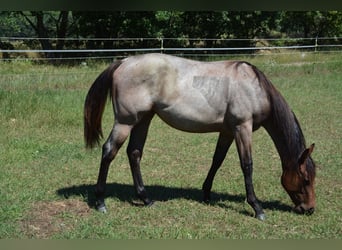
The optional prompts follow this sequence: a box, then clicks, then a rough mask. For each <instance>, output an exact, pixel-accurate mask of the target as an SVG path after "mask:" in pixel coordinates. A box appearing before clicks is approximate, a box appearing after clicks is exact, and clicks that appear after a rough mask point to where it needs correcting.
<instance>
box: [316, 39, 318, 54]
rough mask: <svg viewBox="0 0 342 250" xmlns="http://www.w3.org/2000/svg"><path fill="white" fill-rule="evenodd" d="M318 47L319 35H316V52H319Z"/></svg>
mask: <svg viewBox="0 0 342 250" xmlns="http://www.w3.org/2000/svg"><path fill="white" fill-rule="evenodd" d="M317 47H318V36H316V40H315V52H317Z"/></svg>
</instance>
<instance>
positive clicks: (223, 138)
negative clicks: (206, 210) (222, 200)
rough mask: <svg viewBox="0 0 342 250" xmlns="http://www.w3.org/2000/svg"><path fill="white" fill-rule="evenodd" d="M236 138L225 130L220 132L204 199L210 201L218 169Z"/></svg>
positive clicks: (205, 183)
mask: <svg viewBox="0 0 342 250" xmlns="http://www.w3.org/2000/svg"><path fill="white" fill-rule="evenodd" d="M233 140H234V137H233V136H229V135H227V134H225V133H223V132H221V133H220V135H219V139H218V141H217V144H216V149H215V154H214V157H213V161H212V164H211V167H210V170H209V172H208V175H207V178H206V179H205V181H204V183H203V186H202V190H203V201H204V202H209V200H210V192H211V188H212V185H213V180H214V177H215V175H216V172H217V170H218V169H219V168H220V166H221V165H222V162H223V160H224V158H225V157H226V154H227V152H228V149H229V147H230V145H231V144H232V142H233Z"/></svg>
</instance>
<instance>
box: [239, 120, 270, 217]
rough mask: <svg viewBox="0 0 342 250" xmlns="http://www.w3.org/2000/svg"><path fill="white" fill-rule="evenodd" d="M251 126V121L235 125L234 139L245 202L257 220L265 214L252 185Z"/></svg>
mask: <svg viewBox="0 0 342 250" xmlns="http://www.w3.org/2000/svg"><path fill="white" fill-rule="evenodd" d="M252 126H253V124H252V121H250V122H245V123H243V124H241V125H238V126H236V127H235V141H236V146H237V149H238V153H239V158H240V164H241V168H242V172H243V176H244V180H245V188H246V195H247V202H248V204H249V205H250V206H251V207H252V208H253V210H254V212H255V217H256V218H257V219H259V220H264V219H265V214H264V211H263V209H262V207H261V205H260V203H259V201H258V199H257V198H256V195H255V193H254V186H253V178H252V175H253V160H252V132H253V131H252Z"/></svg>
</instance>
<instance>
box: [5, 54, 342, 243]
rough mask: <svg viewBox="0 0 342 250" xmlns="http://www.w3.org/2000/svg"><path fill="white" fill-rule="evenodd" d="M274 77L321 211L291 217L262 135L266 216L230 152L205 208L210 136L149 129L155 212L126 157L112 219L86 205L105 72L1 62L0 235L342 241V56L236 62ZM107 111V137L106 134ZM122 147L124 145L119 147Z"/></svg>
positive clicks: (95, 162) (114, 176)
mask: <svg viewBox="0 0 342 250" xmlns="http://www.w3.org/2000/svg"><path fill="white" fill-rule="evenodd" d="M243 59H244V60H248V61H250V62H252V63H254V64H255V65H257V66H258V67H259V68H260V69H261V70H262V71H264V73H265V74H266V75H267V76H268V77H269V78H270V79H271V80H272V82H273V83H274V85H276V87H277V88H278V89H279V90H280V91H281V93H282V94H283V95H284V96H285V98H286V100H287V101H288V103H289V104H290V106H291V107H292V109H293V110H294V111H295V113H296V114H297V117H298V119H299V121H300V123H301V126H302V129H303V132H304V135H305V137H306V141H307V144H311V143H312V142H315V143H316V148H315V151H314V153H313V158H314V160H315V161H316V163H317V164H318V165H319V168H318V170H317V178H316V195H317V209H316V212H315V213H314V214H313V215H312V216H301V215H297V214H294V213H292V212H291V207H292V202H291V201H290V198H289V197H288V195H287V194H286V193H285V191H284V190H283V188H282V187H281V184H280V175H281V166H280V161H279V157H278V155H277V152H276V150H275V148H274V146H273V143H272V141H271V139H270V138H269V136H268V135H267V134H266V132H265V131H264V130H263V129H260V130H258V131H257V132H255V133H254V136H253V141H254V143H253V155H254V167H255V170H254V185H255V191H256V194H257V196H258V198H259V199H260V200H261V202H262V205H263V207H264V209H265V212H266V216H267V219H266V221H265V222H260V221H258V220H256V219H254V218H253V217H252V216H253V211H252V209H251V208H250V206H249V205H248V204H247V203H246V202H245V193H244V190H245V189H244V184H243V177H242V172H241V170H240V166H239V162H238V157H237V153H236V148H235V146H234V145H233V146H232V147H231V149H230V151H229V154H228V156H227V158H226V160H225V162H224V164H223V166H222V168H221V169H220V170H219V172H218V174H217V177H216V179H215V182H214V186H213V201H212V202H211V204H210V205H207V204H203V203H201V197H202V192H201V186H202V182H203V181H204V178H205V176H206V174H207V171H208V170H209V167H210V163H211V158H212V155H213V152H214V148H215V144H216V139H217V134H188V133H184V132H180V131H176V130H174V129H172V128H170V127H168V126H167V125H165V124H164V123H162V122H161V121H160V120H159V119H158V118H155V119H154V120H153V122H152V125H151V128H150V132H149V136H148V139H147V142H146V147H145V154H144V158H143V160H142V174H143V178H144V181H145V184H146V187H147V191H148V192H149V194H150V196H151V197H152V198H153V199H154V200H156V203H155V205H154V206H152V207H149V208H146V207H141V206H136V205H134V204H135V200H134V190H133V186H132V177H131V174H130V170H129V165H128V161H127V157H126V154H125V150H124V149H123V150H121V151H120V152H119V154H118V156H117V158H116V160H115V161H114V162H113V164H112V165H111V168H110V172H109V176H108V182H107V183H108V190H107V191H108V193H107V199H106V202H107V208H108V210H109V212H108V213H107V214H100V213H98V212H96V211H95V210H94V209H93V207H92V201H93V199H94V194H93V189H94V184H95V182H96V179H97V174H98V168H99V159H100V156H101V150H100V148H96V149H95V150H93V151H87V150H85V148H84V142H83V120H82V119H83V117H82V115H83V114H82V112H83V103H84V98H85V95H86V93H87V91H88V89H89V87H90V85H91V84H92V82H93V80H94V79H95V78H96V76H97V75H98V74H99V73H100V72H101V71H102V70H103V69H104V68H105V67H106V64H103V63H97V64H94V63H93V64H92V63H90V64H88V66H84V65H83V66H81V65H80V66H74V67H67V66H59V67H53V66H47V65H34V64H32V63H30V62H11V63H4V62H2V63H0V73H1V77H0V168H1V169H0V238H1V239H4V238H14V239H25V238H49V239H51V238H57V239H71V238H91V239H94V238H101V239H103V238H110V239H133V238H155V239H159V238H162V239H165V238H171V239H174V238H177V239H195V238H196V239H198V238H200V239H217V238H230V239H236V238H239V239H248V238H255V239H274V238H276V239H279V238H280V239H308V238H316V239H317V238H324V239H336V238H339V239H341V238H342V237H341V236H342V212H341V211H342V181H341V176H342V168H341V166H342V158H341V153H342V140H341V138H342V119H341V118H342V59H341V55H340V53H337V54H319V53H317V54H316V53H311V54H302V53H296V54H290V55H272V56H271V55H269V56H258V57H250V58H243ZM112 121H113V114H112V108H111V106H110V105H108V106H107V109H106V111H105V115H104V125H103V126H104V131H105V136H107V134H108V133H109V130H110V128H111V126H112ZM124 147H125V145H124Z"/></svg>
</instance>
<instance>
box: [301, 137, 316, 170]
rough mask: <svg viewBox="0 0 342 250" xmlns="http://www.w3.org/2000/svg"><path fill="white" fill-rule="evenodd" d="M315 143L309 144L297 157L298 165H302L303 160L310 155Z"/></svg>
mask: <svg viewBox="0 0 342 250" xmlns="http://www.w3.org/2000/svg"><path fill="white" fill-rule="evenodd" d="M314 147H315V143H313V144H311V146H310V147H309V148H307V149H305V150H304V151H303V153H302V154H301V155H300V157H299V159H298V163H299V166H300V165H302V164H303V163H304V162H305V160H306V159H307V158H308V157H309V156H310V155H311V153H312V151H313V150H314Z"/></svg>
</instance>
